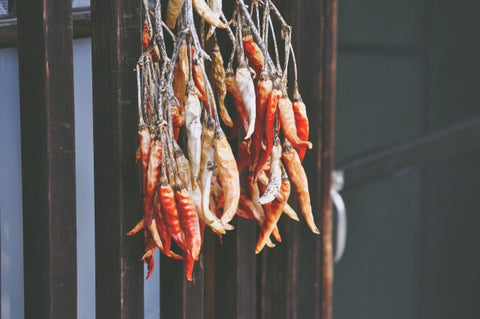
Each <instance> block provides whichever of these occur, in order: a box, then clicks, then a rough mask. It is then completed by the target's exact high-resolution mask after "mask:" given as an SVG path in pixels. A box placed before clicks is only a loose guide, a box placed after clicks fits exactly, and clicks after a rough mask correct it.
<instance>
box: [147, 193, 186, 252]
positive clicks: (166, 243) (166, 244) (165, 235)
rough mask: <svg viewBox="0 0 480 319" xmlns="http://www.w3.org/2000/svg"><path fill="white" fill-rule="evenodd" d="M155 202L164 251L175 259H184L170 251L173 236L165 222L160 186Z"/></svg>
mask: <svg viewBox="0 0 480 319" xmlns="http://www.w3.org/2000/svg"><path fill="white" fill-rule="evenodd" d="M153 202H154V205H155V223H156V226H157V229H158V233H159V235H160V239H161V240H162V243H163V249H164V250H163V251H162V252H163V253H164V254H165V255H166V256H167V257H171V258H174V259H182V257H180V256H179V255H177V254H175V253H174V252H172V251H170V247H171V241H172V237H171V235H170V233H169V232H168V229H167V225H166V223H165V216H164V213H163V208H162V204H161V201H160V188H158V189H157V192H156V193H155V198H154V201H153Z"/></svg>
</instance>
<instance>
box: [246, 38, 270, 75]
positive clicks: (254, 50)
mask: <svg viewBox="0 0 480 319" xmlns="http://www.w3.org/2000/svg"><path fill="white" fill-rule="evenodd" d="M242 40H243V41H242V42H243V50H244V52H245V55H246V56H247V58H248V61H249V62H250V64H251V65H252V67H253V69H254V70H255V72H256V73H257V74H260V73H261V72H262V69H263V63H264V60H265V57H264V56H263V53H262V50H260V47H259V46H258V45H257V44H256V43H255V41H254V40H253V37H252V35H251V34H245V35H244V36H243V39H242Z"/></svg>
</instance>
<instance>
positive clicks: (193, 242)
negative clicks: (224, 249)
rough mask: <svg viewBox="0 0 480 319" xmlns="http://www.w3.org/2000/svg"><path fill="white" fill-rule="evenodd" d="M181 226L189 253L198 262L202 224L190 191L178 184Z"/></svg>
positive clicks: (176, 196)
mask: <svg viewBox="0 0 480 319" xmlns="http://www.w3.org/2000/svg"><path fill="white" fill-rule="evenodd" d="M175 200H176V202H177V208H178V215H179V217H180V224H181V225H182V229H183V231H184V232H185V241H186V243H187V251H188V252H190V254H191V255H192V257H193V259H194V260H198V256H199V255H200V249H201V235H200V224H199V221H198V214H197V209H196V208H195V204H194V202H193V200H192V198H191V197H190V194H189V193H188V191H187V190H186V189H185V188H184V187H183V185H182V184H181V183H177V187H176V191H175Z"/></svg>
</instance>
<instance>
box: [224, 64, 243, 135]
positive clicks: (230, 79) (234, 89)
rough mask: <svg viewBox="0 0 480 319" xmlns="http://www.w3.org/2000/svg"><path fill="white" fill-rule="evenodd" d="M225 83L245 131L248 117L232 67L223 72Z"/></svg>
mask: <svg viewBox="0 0 480 319" xmlns="http://www.w3.org/2000/svg"><path fill="white" fill-rule="evenodd" d="M225 84H226V85H227V91H228V93H229V94H230V95H231V96H232V98H233V101H234V105H235V109H236V110H237V114H238V117H239V118H240V120H241V121H242V124H243V129H244V130H245V132H247V130H248V117H247V115H246V111H245V105H243V100H242V94H241V93H240V90H239V89H238V83H237V80H236V79H235V75H234V74H233V70H232V69H227V73H226V74H225Z"/></svg>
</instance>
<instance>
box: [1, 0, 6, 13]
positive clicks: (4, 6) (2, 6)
mask: <svg viewBox="0 0 480 319" xmlns="http://www.w3.org/2000/svg"><path fill="white" fill-rule="evenodd" d="M7 13H8V0H0V15H4V14H7Z"/></svg>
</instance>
